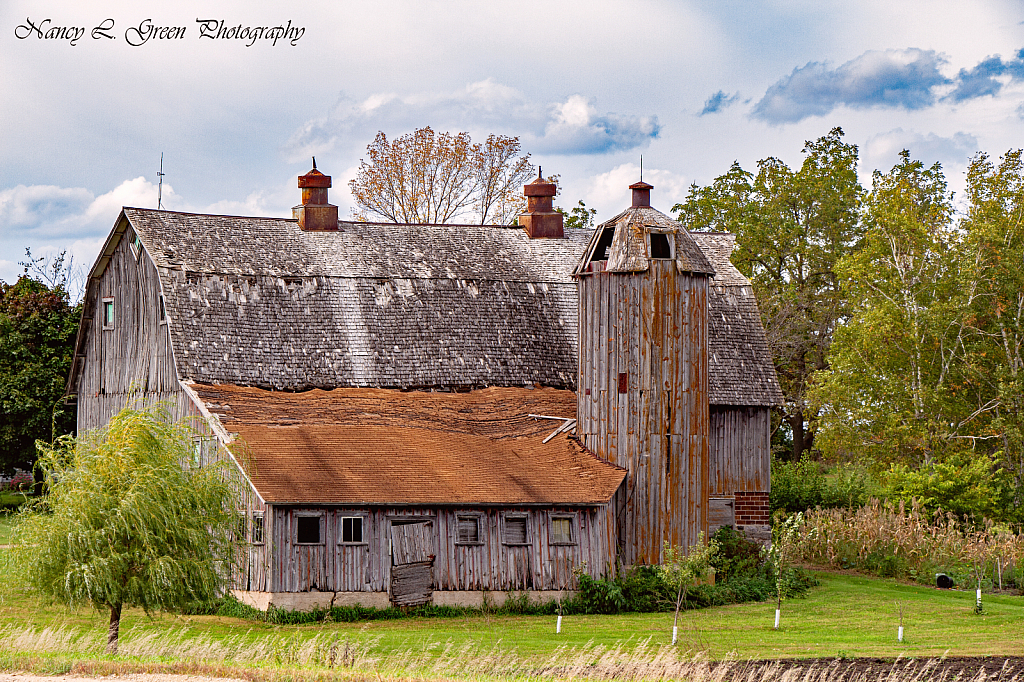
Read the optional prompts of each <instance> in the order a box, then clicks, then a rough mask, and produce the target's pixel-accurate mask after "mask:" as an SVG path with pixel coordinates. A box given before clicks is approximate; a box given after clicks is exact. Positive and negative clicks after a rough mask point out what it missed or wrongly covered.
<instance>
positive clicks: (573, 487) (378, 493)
mask: <svg viewBox="0 0 1024 682" xmlns="http://www.w3.org/2000/svg"><path fill="white" fill-rule="evenodd" d="M192 389H193V390H194V391H195V393H196V394H197V395H198V396H199V398H200V400H202V402H203V404H204V406H205V407H206V409H208V410H209V411H210V413H212V414H213V415H215V416H216V418H217V419H218V420H219V421H220V422H221V425H222V426H223V427H224V429H225V430H227V431H228V432H229V433H234V434H237V437H236V441H235V443H236V444H235V445H234V446H233V447H234V448H235V450H236V452H238V453H239V454H240V455H242V456H243V458H244V459H245V460H247V461H248V463H249V464H248V466H249V469H250V473H251V476H252V479H253V483H254V485H255V486H256V489H257V490H258V491H259V492H260V494H261V495H262V496H263V498H264V499H265V500H266V501H267V502H270V503H272V504H318V505H319V504H338V505H393V504H409V505H441V504H444V505H448V504H460V505H511V506H514V505H530V504H552V505H592V504H604V503H606V502H608V500H609V499H611V496H612V495H613V494H614V492H615V490H616V489H618V487H619V485H620V484H621V483H622V480H623V478H624V477H625V471H624V470H623V469H620V468H618V467H616V466H613V465H611V464H608V463H606V462H603V461H601V460H599V459H597V458H596V457H595V456H594V455H592V454H591V453H590V452H589V451H587V450H586V449H585V448H583V446H581V445H580V444H579V443H578V442H577V441H576V440H575V439H572V438H569V437H568V436H566V435H559V436H556V437H555V438H554V439H552V440H551V441H549V442H548V443H546V444H545V443H543V442H542V441H543V440H544V438H546V437H547V436H548V435H550V434H551V432H552V431H554V430H555V429H556V428H557V427H558V426H559V425H560V424H561V422H558V421H555V420H548V419H537V418H534V417H530V416H529V415H530V414H542V415H546V416H553V417H567V418H573V417H575V416H576V396H575V394H574V393H572V392H571V391H564V390H557V389H549V388H537V389H526V388H488V389H484V390H478V391H472V392H469V393H431V392H425V391H405V392H403V391H391V390H384V389H358V388H357V389H335V390H332V391H322V390H312V391H305V392H301V393H289V392H281V391H266V390H262V389H258V388H247V387H239V386H230V385H217V386H212V385H202V384H194V385H192Z"/></svg>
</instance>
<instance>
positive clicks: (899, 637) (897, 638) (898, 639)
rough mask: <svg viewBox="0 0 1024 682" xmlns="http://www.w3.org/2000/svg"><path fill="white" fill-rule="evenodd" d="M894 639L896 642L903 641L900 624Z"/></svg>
mask: <svg viewBox="0 0 1024 682" xmlns="http://www.w3.org/2000/svg"><path fill="white" fill-rule="evenodd" d="M896 641H897V642H902V641H903V626H902V625H901V626H900V630H899V632H898V633H897V634H896Z"/></svg>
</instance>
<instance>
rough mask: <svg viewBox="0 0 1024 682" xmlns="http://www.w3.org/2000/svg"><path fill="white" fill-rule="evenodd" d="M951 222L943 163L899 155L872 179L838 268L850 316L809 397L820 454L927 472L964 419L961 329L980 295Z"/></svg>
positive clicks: (967, 392) (965, 361)
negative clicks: (859, 229) (858, 244)
mask: <svg viewBox="0 0 1024 682" xmlns="http://www.w3.org/2000/svg"><path fill="white" fill-rule="evenodd" d="M952 217H953V208H952V202H951V197H950V195H949V194H948V192H947V190H946V181H945V177H944V176H943V174H942V169H941V168H940V167H939V165H938V164H935V165H933V166H931V167H930V168H926V167H924V165H923V164H922V163H920V162H919V161H914V160H911V158H910V155H909V153H908V152H906V151H904V152H903V154H902V157H901V161H900V163H899V164H897V165H896V166H895V167H893V168H892V170H890V171H889V172H888V173H884V174H883V173H881V172H879V171H875V174H874V177H873V187H872V190H871V193H870V194H869V196H868V198H867V201H866V211H865V226H866V235H865V241H864V247H863V248H862V249H860V250H859V251H857V252H856V253H853V254H850V255H849V256H848V257H847V258H846V259H844V260H843V262H842V263H841V264H840V266H839V272H840V275H841V277H842V278H843V286H844V287H845V288H846V290H847V292H848V294H849V296H850V299H851V300H852V301H853V302H854V303H853V305H852V307H851V311H850V318H849V319H848V320H847V321H846V323H845V324H844V325H843V328H842V329H841V330H839V332H837V333H836V335H835V340H834V342H833V344H832V348H831V352H830V355H829V363H830V369H829V371H827V372H823V373H821V374H820V375H819V376H818V380H817V386H816V388H815V390H814V393H813V396H812V399H813V401H814V403H815V404H817V405H820V406H821V408H822V409H823V411H822V415H821V419H820V427H821V428H820V430H819V439H820V441H821V446H822V448H823V449H824V450H825V451H826V452H828V453H830V454H832V455H836V456H839V457H845V458H853V457H859V456H863V455H868V456H869V457H870V458H871V459H872V460H873V461H874V462H876V463H879V464H884V463H887V462H902V463H905V464H908V465H910V466H912V467H920V466H931V464H932V463H933V462H934V461H935V459H936V457H937V456H942V455H943V454H944V453H945V452H946V451H947V447H948V446H949V445H950V444H951V439H953V437H954V436H955V435H956V433H957V428H958V424H960V423H961V422H962V421H963V420H964V419H965V418H966V417H967V415H969V414H970V412H971V409H970V402H971V400H972V399H973V393H972V387H971V385H970V381H969V379H968V377H967V375H968V374H969V369H968V365H969V364H970V363H971V362H972V359H971V357H970V353H969V352H967V351H968V343H969V339H968V338H967V337H968V334H967V331H968V330H967V327H966V323H967V321H968V320H969V317H970V314H971V313H970V309H971V305H972V302H973V301H974V300H975V299H976V298H977V290H976V286H975V285H974V284H973V283H972V281H971V277H970V272H969V268H967V269H965V259H964V248H963V246H964V244H963V239H962V235H961V234H960V232H959V231H957V230H955V229H954V224H953V222H952ZM965 275H966V277H965Z"/></svg>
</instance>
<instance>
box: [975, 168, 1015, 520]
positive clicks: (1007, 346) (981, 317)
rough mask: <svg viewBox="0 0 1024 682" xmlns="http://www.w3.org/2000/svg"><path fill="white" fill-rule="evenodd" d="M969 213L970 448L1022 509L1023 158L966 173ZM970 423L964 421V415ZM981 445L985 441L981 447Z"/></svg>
mask: <svg viewBox="0 0 1024 682" xmlns="http://www.w3.org/2000/svg"><path fill="white" fill-rule="evenodd" d="M966 196H967V200H968V202H969V205H970V208H969V210H968V213H967V216H966V218H965V220H964V221H963V223H962V228H963V229H962V231H963V232H965V233H966V238H967V245H968V248H969V262H970V266H971V271H972V273H973V274H974V275H975V276H976V279H977V289H976V296H975V298H974V305H973V306H972V310H973V312H974V313H975V316H974V317H972V319H971V320H970V323H971V330H972V331H973V332H974V339H973V345H974V347H973V353H972V357H973V360H974V363H975V365H976V369H977V373H976V381H977V382H978V384H979V386H980V391H979V392H980V395H979V396H978V397H977V398H976V399H975V400H974V401H973V402H972V407H973V408H974V409H973V410H972V414H974V413H975V412H978V416H981V417H982V419H981V425H983V426H982V427H981V428H975V429H974V434H972V438H971V441H972V445H974V446H978V445H979V444H982V445H987V446H988V447H989V449H991V450H994V451H997V452H998V453H999V455H1000V456H999V459H1000V460H1001V462H1002V464H1003V465H1004V466H1005V467H1007V469H1008V470H1009V471H1010V472H1012V474H1013V477H1014V479H1015V481H1014V482H1015V485H1016V489H1017V499H1016V504H1017V505H1021V504H1024V500H1022V499H1021V491H1022V490H1024V158H1022V154H1021V150H1020V149H1015V150H1010V151H1008V152H1007V153H1006V154H1005V155H1004V156H1003V157H1002V158H1001V159H1000V162H999V164H998V165H997V164H995V163H993V162H992V160H991V159H990V158H989V156H988V155H987V154H984V153H982V154H978V155H977V156H976V157H975V158H974V159H973V160H972V161H971V164H970V167H969V169H968V171H967V192H966ZM968 416H970V415H968ZM980 439H984V442H982V441H981V440H980Z"/></svg>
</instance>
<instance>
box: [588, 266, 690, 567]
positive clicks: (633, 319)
mask: <svg viewBox="0 0 1024 682" xmlns="http://www.w3.org/2000/svg"><path fill="white" fill-rule="evenodd" d="M603 268H604V262H603V261H597V262H594V263H591V264H590V265H589V269H588V271H587V272H586V273H585V274H583V275H582V276H581V277H580V322H579V328H580V333H581V336H580V359H579V371H580V379H579V388H578V391H577V394H578V401H579V403H578V419H579V423H578V427H577V429H578V433H579V434H580V435H581V437H582V439H583V442H584V444H585V445H586V446H587V447H588V448H590V449H591V450H592V451H593V452H595V453H596V454H597V455H598V456H599V457H601V458H602V459H605V460H607V461H609V462H612V463H614V464H617V465H619V466H621V467H624V468H625V469H627V470H628V471H629V475H628V477H627V479H626V485H625V490H624V491H621V490H620V493H619V495H620V497H621V499H619V500H617V503H618V507H619V510H618V511H619V519H618V527H619V543H620V552H621V553H622V560H623V563H625V564H626V565H630V564H633V563H648V564H656V563H660V561H661V558H662V552H663V543H664V542H665V541H668V542H671V543H672V544H675V545H682V546H689V545H691V544H693V543H695V542H696V541H697V535H698V533H699V532H701V531H706V530H707V499H708V465H707V462H708V373H707V372H708V355H707V349H708V345H707V344H708V336H707V332H708V321H707V305H708V300H707V296H708V293H707V278H706V277H705V276H704V275H700V274H697V275H694V274H691V273H685V272H684V273H680V272H678V271H677V268H676V264H675V263H674V262H673V261H670V260H652V261H650V269H649V270H648V271H647V272H642V273H623V274H620V273H610V272H604V271H603ZM623 375H624V376H623ZM620 381H621V382H623V383H622V386H621V388H622V389H625V390H624V391H623V392H620Z"/></svg>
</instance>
